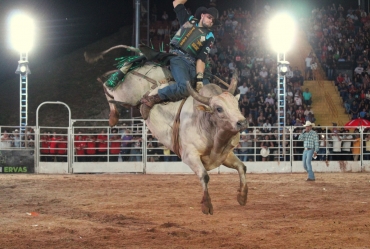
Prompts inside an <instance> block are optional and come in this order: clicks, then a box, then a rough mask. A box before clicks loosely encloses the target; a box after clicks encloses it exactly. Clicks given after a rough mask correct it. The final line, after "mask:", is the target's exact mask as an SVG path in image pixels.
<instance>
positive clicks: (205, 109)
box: [197, 105, 213, 113]
mask: <svg viewBox="0 0 370 249" xmlns="http://www.w3.org/2000/svg"><path fill="white" fill-rule="evenodd" d="M197 109H198V110H199V111H203V112H211V113H212V112H213V111H212V108H211V107H209V106H208V105H197Z"/></svg>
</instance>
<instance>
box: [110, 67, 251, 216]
mask: <svg viewBox="0 0 370 249" xmlns="http://www.w3.org/2000/svg"><path fill="white" fill-rule="evenodd" d="M134 71H135V72H139V73H140V74H142V75H145V76H147V77H149V78H150V79H149V81H148V78H145V77H139V76H137V74H135V73H132V72H131V73H128V75H127V76H126V78H125V80H124V82H123V83H121V84H120V85H119V86H118V87H117V88H116V89H115V90H114V91H111V90H109V89H107V88H105V92H106V95H107V98H108V101H109V102H110V108H111V113H110V125H111V126H113V125H115V124H116V123H117V121H118V112H117V110H116V107H115V104H116V103H120V104H124V105H129V106H137V105H139V104H140V103H139V100H140V99H141V97H142V96H143V95H144V94H145V93H146V92H147V91H149V90H150V89H153V87H152V86H153V79H154V80H155V82H156V84H158V85H159V81H162V80H164V81H166V80H168V79H169V78H171V75H170V72H169V71H168V70H167V69H165V68H160V67H156V66H153V64H146V65H145V66H143V67H141V68H137V69H135V70H134ZM165 79H166V80H165ZM150 81H151V82H152V83H151V82H150ZM236 84H237V81H236V79H233V80H232V83H231V85H230V87H229V89H228V91H226V92H225V91H222V89H221V88H220V87H219V86H217V85H214V84H209V85H206V86H204V87H203V88H202V89H201V90H200V93H199V94H198V93H197V92H196V91H194V90H193V88H192V87H191V86H190V82H188V83H187V87H188V90H189V92H190V94H191V96H190V97H189V98H187V99H186V100H185V103H184V105H183V107H182V110H181V113H180V116H179V121H180V124H179V131H178V135H179V139H178V140H173V129H174V120H175V119H176V117H177V113H178V110H179V108H180V105H181V101H178V102H170V103H168V104H157V105H155V106H154V107H153V108H152V110H151V111H150V114H149V117H148V118H147V120H146V121H145V122H146V124H147V126H148V127H149V129H150V130H151V132H152V133H153V135H154V136H155V137H156V138H157V139H158V140H159V141H160V142H161V143H162V144H164V145H165V146H166V147H167V148H169V149H171V150H173V151H175V152H177V153H178V155H179V156H180V157H181V159H182V161H183V162H184V163H186V164H187V165H189V167H190V168H191V169H192V170H193V171H194V173H195V174H196V175H197V176H198V177H199V179H200V182H201V184H202V187H203V197H202V201H201V204H202V212H203V213H204V214H213V206H212V202H211V198H210V196H209V193H208V186H207V185H208V182H209V175H208V173H207V171H209V170H212V169H215V168H217V167H219V166H220V165H224V166H226V167H229V168H233V169H236V170H237V171H238V173H239V178H240V186H239V189H238V191H239V193H238V195H237V201H238V202H239V204H240V205H245V204H246V202H247V195H248V186H247V182H246V176H245V175H246V166H245V165H244V164H243V162H241V161H240V160H239V158H238V157H236V156H235V155H234V153H233V149H234V148H235V147H236V146H237V145H238V143H239V137H240V134H239V132H240V131H241V130H243V129H245V128H246V127H247V121H246V119H245V117H244V116H243V115H242V114H241V112H240V111H239V108H238V99H237V98H236V97H234V96H233V93H234V91H235V88H236ZM104 87H105V86H104ZM174 141H177V144H175V143H174Z"/></svg>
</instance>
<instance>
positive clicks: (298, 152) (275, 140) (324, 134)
mask: <svg viewBox="0 0 370 249" xmlns="http://www.w3.org/2000/svg"><path fill="white" fill-rule="evenodd" d="M107 124H108V121H107V120H71V122H70V127H45V126H39V127H26V129H25V132H24V133H22V132H21V129H19V127H14V126H0V134H1V138H0V172H1V173H25V172H13V171H24V170H25V169H24V168H22V167H25V166H22V160H23V159H22V158H25V157H33V160H34V170H32V169H29V170H28V172H29V173H53V174H55V173H147V174H155V173H192V172H191V170H190V168H189V167H188V166H187V165H185V164H184V163H183V162H181V160H180V159H179V158H178V157H177V156H176V155H175V154H174V153H173V152H171V151H170V150H168V149H167V148H165V147H163V145H161V144H160V143H159V142H158V141H157V140H156V139H155V138H154V137H152V136H151V134H150V131H148V130H147V128H146V125H145V123H144V122H143V120H138V119H132V120H120V122H119V124H120V125H118V126H117V127H114V128H110V127H109V126H107ZM302 128H303V127H286V129H285V131H283V130H281V131H280V133H278V132H277V131H278V130H277V127H271V128H269V129H262V127H251V128H250V129H248V130H247V131H246V132H248V133H247V134H245V135H241V142H240V144H239V146H238V147H237V148H235V150H234V153H235V154H236V155H237V156H238V157H239V158H240V159H241V160H242V161H243V162H245V163H246V165H247V168H248V172H249V173H254V172H255V173H291V172H304V170H303V167H302V162H301V158H302V151H303V143H302V142H300V141H298V140H297V138H298V135H299V134H300V133H301V129H302ZM317 128H319V129H318V133H319V136H320V151H319V155H318V158H317V160H314V161H313V168H314V170H315V171H316V172H369V171H370V132H369V131H367V130H364V129H362V128H359V129H356V130H350V131H347V130H344V129H343V128H344V127H337V126H336V127H317ZM317 128H316V129H317ZM281 132H285V133H284V134H282V133H281ZM262 146H267V147H269V149H268V150H269V154H268V155H267V156H264V157H263V156H261V148H262ZM16 152H17V153H18V154H17V153H16ZM21 152H22V153H23V154H20V153H21ZM24 153H26V154H25V155H26V156H24ZM17 157H19V158H17ZM10 164H11V165H10ZM5 171H6V172H5ZM9 171H11V172H9ZM232 172H234V171H233V170H231V169H228V168H226V167H223V166H221V167H220V168H217V169H215V170H213V171H211V173H232ZM234 173H236V172H234Z"/></svg>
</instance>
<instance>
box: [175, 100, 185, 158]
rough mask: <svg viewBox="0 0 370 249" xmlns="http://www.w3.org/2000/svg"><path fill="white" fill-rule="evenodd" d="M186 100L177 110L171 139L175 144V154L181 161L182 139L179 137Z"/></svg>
mask: <svg viewBox="0 0 370 249" xmlns="http://www.w3.org/2000/svg"><path fill="white" fill-rule="evenodd" d="M186 100H187V98H185V99H183V100H182V101H181V104H180V106H179V109H178V110H177V114H176V118H175V121H173V126H172V138H171V142H172V144H173V152H174V153H175V154H176V155H177V156H178V157H179V158H180V159H181V155H180V142H179V139H180V135H179V129H180V113H181V110H182V107H183V106H184V104H185V101H186Z"/></svg>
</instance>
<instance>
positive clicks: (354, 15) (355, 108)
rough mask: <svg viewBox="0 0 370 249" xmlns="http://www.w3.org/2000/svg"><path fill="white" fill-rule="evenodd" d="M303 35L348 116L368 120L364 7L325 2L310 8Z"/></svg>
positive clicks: (368, 21) (369, 68)
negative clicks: (325, 3) (305, 36)
mask: <svg viewBox="0 0 370 249" xmlns="http://www.w3.org/2000/svg"><path fill="white" fill-rule="evenodd" d="M307 24H308V26H307V27H306V30H307V37H308V39H309V42H310V43H311V45H312V47H313V49H314V53H312V54H310V55H309V57H310V58H312V59H313V61H316V60H317V61H319V62H320V64H321V66H322V68H323V70H324V71H325V73H326V76H327V78H328V79H329V80H333V81H334V82H335V85H336V86H337V88H338V91H339V93H340V96H341V97H342V99H343V103H344V107H345V110H346V113H348V114H349V115H350V116H351V118H352V119H355V118H358V117H361V118H365V119H368V120H370V115H369V112H370V108H369V104H370V84H369V74H370V65H369V56H370V40H369V38H370V16H369V15H368V13H367V12H366V11H365V10H362V9H360V8H358V9H352V8H349V9H345V8H343V7H342V6H341V5H340V4H339V5H335V4H332V5H329V6H326V7H322V8H316V9H314V10H313V11H312V15H311V18H310V21H309V22H307Z"/></svg>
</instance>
